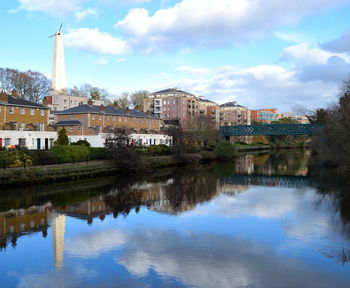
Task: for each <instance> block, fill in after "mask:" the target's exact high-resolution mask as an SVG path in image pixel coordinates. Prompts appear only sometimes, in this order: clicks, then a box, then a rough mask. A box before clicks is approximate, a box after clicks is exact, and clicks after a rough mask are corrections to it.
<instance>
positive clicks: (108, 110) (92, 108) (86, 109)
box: [55, 104, 159, 119]
mask: <svg viewBox="0 0 350 288" xmlns="http://www.w3.org/2000/svg"><path fill="white" fill-rule="evenodd" d="M126 111H127V109H124V108H114V107H111V106H103V110H101V106H96V105H88V104H83V105H79V106H76V107H73V108H70V109H66V110H63V111H58V112H55V114H56V115H67V114H68V115H69V114H86V113H93V114H107V115H116V116H131V117H139V118H152V119H155V118H156V119H159V118H158V117H155V116H150V115H148V114H146V113H145V112H141V111H137V110H134V109H128V112H126Z"/></svg>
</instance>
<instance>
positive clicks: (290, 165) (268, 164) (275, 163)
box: [253, 149, 310, 176]
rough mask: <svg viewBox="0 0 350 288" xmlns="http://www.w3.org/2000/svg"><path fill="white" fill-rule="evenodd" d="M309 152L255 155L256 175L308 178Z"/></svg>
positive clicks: (277, 152)
mask: <svg viewBox="0 0 350 288" xmlns="http://www.w3.org/2000/svg"><path fill="white" fill-rule="evenodd" d="M309 154H310V153H309V151H307V150H301V149H289V150H281V151H276V152H273V153H269V154H268V158H266V154H256V155H254V160H253V161H254V173H256V174H269V175H289V176H306V175H307V171H308V170H307V166H308V161H309Z"/></svg>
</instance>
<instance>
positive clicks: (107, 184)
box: [0, 150, 350, 287]
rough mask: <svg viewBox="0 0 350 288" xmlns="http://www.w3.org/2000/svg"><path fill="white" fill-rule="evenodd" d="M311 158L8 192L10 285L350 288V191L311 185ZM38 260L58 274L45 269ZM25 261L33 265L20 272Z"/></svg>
mask: <svg viewBox="0 0 350 288" xmlns="http://www.w3.org/2000/svg"><path fill="white" fill-rule="evenodd" d="M308 156H309V155H308V152H307V151H299V150H292V151H284V152H278V153H273V154H263V153H256V154H247V155H242V156H241V157H240V158H239V159H237V161H236V163H235V164H233V163H227V164H225V165H223V164H212V165H206V166H203V167H197V168H196V169H193V168H187V169H186V168H185V169H178V170H176V169H175V170H171V169H165V170H162V171H159V173H156V174H154V175H148V176H142V177H141V178H140V175H136V176H135V178H133V177H129V178H125V177H124V179H115V178H114V179H111V178H107V179H99V181H92V182H90V183H89V182H82V183H74V185H72V186H74V187H72V188H69V189H67V188H66V187H65V186H64V185H62V186H58V187H55V188H54V187H50V189H47V188H45V187H34V188H29V189H27V190H25V189H22V190H20V191H17V192H16V190H12V191H7V192H8V194H4V195H6V196H4V197H2V198H0V209H1V211H2V212H0V240H1V249H2V252H0V268H1V269H2V270H1V269H0V271H3V272H0V279H1V280H2V281H3V282H2V283H5V284H8V285H7V286H8V287H16V286H17V287H90V286H91V287H96V286H100V287H115V283H119V284H120V285H121V286H123V285H124V286H127V287H187V286H191V287H349V283H350V276H349V275H350V274H349V272H350V266H349V265H348V262H349V259H350V257H349V255H350V240H349V237H350V234H349V231H350V230H349V197H348V196H349V193H347V191H348V190H347V188H346V187H349V186H347V184H346V183H345V180H344V179H343V180H342V181H341V185H340V186H339V185H338V184H337V182H335V181H333V180H332V181H331V179H334V177H335V176H334V175H333V176H332V177H330V176H329V177H330V179H329V178H328V177H324V176H322V175H318V176H315V177H311V176H310V175H309V174H310V173H308V170H307V165H306V164H307V159H308ZM328 174H329V173H328ZM336 179H338V180H339V178H336ZM29 236H30V237H29ZM45 238H47V239H45ZM40 239H42V240H40ZM31 240H35V241H31ZM39 242H40V243H41V244H39ZM48 242H50V245H47V243H48ZM22 246H23V248H22ZM12 247H13V248H12ZM38 249H40V251H42V252H41V253H43V255H42V258H41V259H42V260H43V262H44V263H46V265H43V266H40V265H39V263H34V264H33V259H35V258H36V257H37V256H36V253H38V251H39V250H38ZM2 255H3V256H5V255H6V259H7V260H6V261H5V258H2ZM23 255H30V257H29V259H30V260H27V261H25V260H22V261H21V262H20V265H19V262H18V261H20V260H19V259H28V258H23ZM47 255H52V257H48V256H47ZM27 257H28V256H27ZM28 261H29V262H28ZM50 261H51V265H50ZM6 263H7V265H6ZM10 263H15V264H16V265H15V266H14V265H10ZM31 265H33V267H32V266H31ZM14 267H16V268H14ZM29 267H30V268H29ZM11 275H12V276H11ZM116 281H118V282H116ZM7 286H6V287H7Z"/></svg>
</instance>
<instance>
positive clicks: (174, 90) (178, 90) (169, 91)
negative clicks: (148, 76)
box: [150, 88, 194, 96]
mask: <svg viewBox="0 0 350 288" xmlns="http://www.w3.org/2000/svg"><path fill="white" fill-rule="evenodd" d="M167 93H178V94H186V95H190V96H194V95H193V94H191V93H189V92H186V91H183V90H180V89H177V88H168V89H164V90H160V91H157V92H153V93H151V94H150V95H155V94H167Z"/></svg>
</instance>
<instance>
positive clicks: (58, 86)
mask: <svg viewBox="0 0 350 288" xmlns="http://www.w3.org/2000/svg"><path fill="white" fill-rule="evenodd" d="M61 29H62V24H61V26H60V28H59V29H58V31H57V32H56V33H55V34H54V35H52V36H50V37H55V46H54V50H53V61H52V78H51V90H53V91H61V92H63V91H64V90H65V89H66V71H65V66H64V44H63V34H62V32H61Z"/></svg>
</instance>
